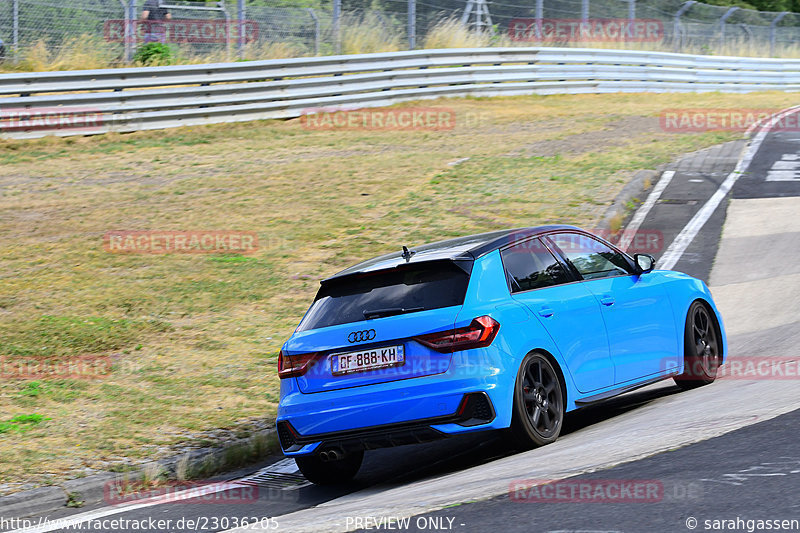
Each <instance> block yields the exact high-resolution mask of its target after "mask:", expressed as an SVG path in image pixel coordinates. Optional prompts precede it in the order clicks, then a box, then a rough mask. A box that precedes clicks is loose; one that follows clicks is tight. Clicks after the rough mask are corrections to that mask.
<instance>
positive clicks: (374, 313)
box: [364, 307, 425, 319]
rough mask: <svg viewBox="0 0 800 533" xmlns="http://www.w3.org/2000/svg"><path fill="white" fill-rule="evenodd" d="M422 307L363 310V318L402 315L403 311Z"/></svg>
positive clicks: (408, 311) (411, 311)
mask: <svg viewBox="0 0 800 533" xmlns="http://www.w3.org/2000/svg"><path fill="white" fill-rule="evenodd" d="M424 310H425V308H424V307H387V308H386V309H371V310H366V309H365V310H364V318H367V319H369V318H381V317H384V316H394V315H403V314H405V313H416V312H417V311H424Z"/></svg>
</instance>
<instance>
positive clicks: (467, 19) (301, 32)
mask: <svg viewBox="0 0 800 533" xmlns="http://www.w3.org/2000/svg"><path fill="white" fill-rule="evenodd" d="M348 1H349V0H321V1H320V2H319V4H318V7H315V8H289V7H270V6H267V5H264V4H265V3H266V2H264V1H259V0H227V1H215V2H210V1H209V2H198V1H196V0H194V1H193V0H69V1H68V2H67V1H64V0H0V39H1V40H2V42H3V45H2V46H0V53H4V54H5V60H6V61H12V62H19V61H22V60H25V58H30V57H33V56H36V55H37V54H38V56H40V59H41V58H42V57H43V58H44V59H42V61H46V60H48V59H49V60H50V61H53V60H54V58H58V57H60V56H62V55H65V54H73V55H75V54H84V55H86V56H91V55H92V54H94V55H95V56H102V57H101V58H100V59H101V60H102V61H100V62H101V63H103V62H105V63H107V64H112V65H113V64H129V63H130V62H131V61H132V60H133V59H135V58H136V53H137V50H140V49H141V47H142V46H143V45H144V44H146V43H147V42H151V41H160V42H164V43H167V44H169V46H170V47H172V48H174V49H176V50H177V54H178V55H179V56H181V57H179V59H183V60H187V61H189V60H208V61H214V60H233V59H236V58H244V59H252V58H259V57H289V56H300V55H326V54H333V53H337V52H342V53H353V52H369V51H388V50H392V49H403V48H413V47H416V48H419V47H423V46H425V45H426V44H430V43H426V39H427V37H428V36H430V35H431V33H432V32H433V31H434V29H435V28H436V27H437V25H438V27H439V28H440V32H441V26H442V21H446V20H450V27H451V28H453V27H459V28H461V29H462V30H463V29H464V28H467V29H470V30H479V31H480V35H482V36H483V37H486V38H487V39H488V40H485V42H486V44H489V45H491V44H502V45H525V46H531V45H537V44H542V45H560V46H564V45H565V46H577V45H581V46H586V45H589V46H604V47H608V46H612V45H613V46H617V47H625V48H641V49H653V50H665V51H685V52H692V53H708V54H736V55H760V56H768V55H784V56H785V55H791V56H796V55H798V54H800V14H797V13H773V12H761V11H753V10H748V9H742V8H737V7H723V6H711V5H707V4H702V3H699V2H694V1H691V0H690V1H685V0H493V1H489V0H375V1H373V2H371V3H370V6H371V7H372V8H373V9H371V10H364V9H363V5H364V3H363V2H361V3H360V4H359V5H360V6H361V9H359V6H358V5H348ZM355 1H356V0H353V2H355ZM359 1H360V0H359ZM153 6H160V8H163V9H165V10H166V12H168V13H169V17H170V19H169V20H160V19H159V20H156V21H153V20H150V21H143V20H142V15H143V12H144V11H148V9H147V8H149V11H154V10H153ZM359 32H360V33H359ZM473 33H476V32H475V31H473ZM456 41H457V40H454V42H453V43H452V45H453V46H456V45H457V44H458V43H457V42H456ZM437 42H441V39H440V40H439V41H437ZM467 44H469V43H467ZM440 45H441V44H440ZM446 45H448V44H447V43H446V44H445V46H446ZM88 66H89V67H92V66H93V65H92V64H91V62H89V64H88Z"/></svg>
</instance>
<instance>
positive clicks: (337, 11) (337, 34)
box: [332, 0, 342, 54]
mask: <svg viewBox="0 0 800 533" xmlns="http://www.w3.org/2000/svg"><path fill="white" fill-rule="evenodd" d="M341 18H342V0H333V21H332V26H333V48H334V50H335V51H336V53H337V54H341V53H342V34H341V31H340V30H341V28H340V27H339V22H340V19H341Z"/></svg>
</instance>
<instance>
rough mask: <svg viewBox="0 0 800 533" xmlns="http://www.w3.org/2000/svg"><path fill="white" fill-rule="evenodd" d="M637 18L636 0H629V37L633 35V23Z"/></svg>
mask: <svg viewBox="0 0 800 533" xmlns="http://www.w3.org/2000/svg"><path fill="white" fill-rule="evenodd" d="M635 20H636V0H628V22H630V24H629V25H628V37H633V24H634V21H635Z"/></svg>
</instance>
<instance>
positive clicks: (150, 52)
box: [133, 43, 173, 65]
mask: <svg viewBox="0 0 800 533" xmlns="http://www.w3.org/2000/svg"><path fill="white" fill-rule="evenodd" d="M133 60H134V61H135V62H137V63H140V64H142V65H169V64H171V63H172V60H173V53H172V48H170V47H169V46H168V45H166V44H164V43H147V44H145V45H143V46H142V47H140V48H139V49H138V50H137V51H136V55H135V56H133Z"/></svg>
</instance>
